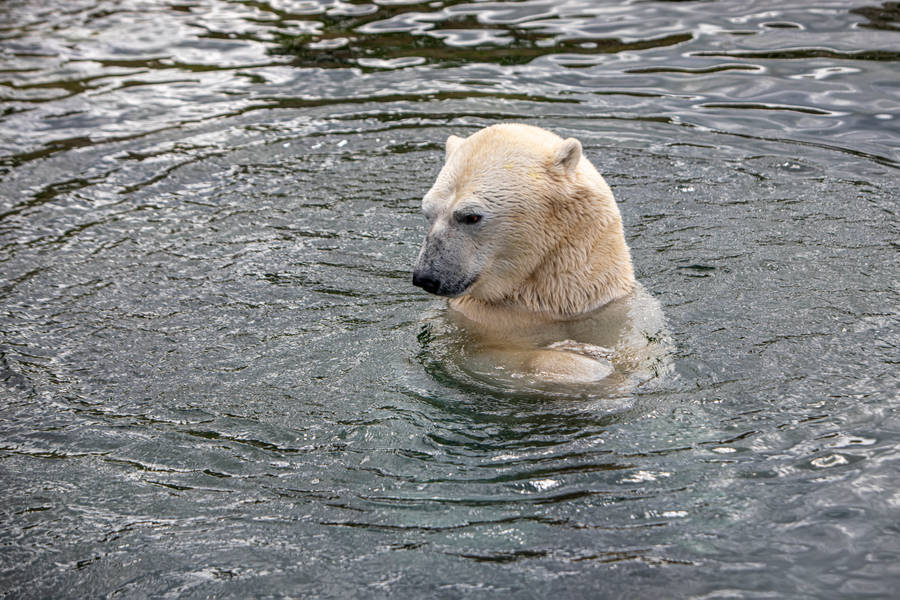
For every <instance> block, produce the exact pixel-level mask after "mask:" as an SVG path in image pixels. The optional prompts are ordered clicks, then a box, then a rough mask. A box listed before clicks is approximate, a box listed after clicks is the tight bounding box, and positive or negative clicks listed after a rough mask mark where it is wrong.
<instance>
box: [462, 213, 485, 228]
mask: <svg viewBox="0 0 900 600" xmlns="http://www.w3.org/2000/svg"><path fill="white" fill-rule="evenodd" d="M456 220H457V221H459V222H460V223H463V224H465V225H475V224H476V223H479V222H480V221H481V215H477V214H475V213H467V214H464V215H460V216H458V217H457V218H456Z"/></svg>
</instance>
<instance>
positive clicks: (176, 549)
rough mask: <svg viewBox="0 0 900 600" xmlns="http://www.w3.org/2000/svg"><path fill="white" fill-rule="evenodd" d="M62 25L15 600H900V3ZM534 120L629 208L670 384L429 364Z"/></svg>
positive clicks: (51, 102)
mask: <svg viewBox="0 0 900 600" xmlns="http://www.w3.org/2000/svg"><path fill="white" fill-rule="evenodd" d="M38 4H39V3H33V2H25V1H20V2H6V3H4V4H3V5H2V6H0V15H2V19H0V20H2V22H3V23H5V25H3V26H2V28H0V35H2V42H0V47H2V49H3V54H2V56H3V62H4V67H3V69H2V72H0V94H2V98H3V106H2V113H0V114H2V117H0V176H2V179H0V265H2V268H0V294H2V308H0V380H2V388H0V389H2V390H3V391H2V394H3V398H4V401H3V404H2V406H3V407H2V408H0V411H2V412H0V414H2V419H0V472H2V476H0V477H2V484H3V485H2V490H3V492H0V494H2V502H0V507H2V508H0V511H2V519H0V532H2V535H0V540H2V542H0V548H2V551H0V590H2V591H4V592H6V593H8V594H11V595H12V596H15V597H47V596H58V595H60V594H71V593H72V591H73V590H77V593H78V594H79V595H107V594H113V593H116V592H118V593H124V594H127V595H131V596H141V595H151V596H161V595H172V596H182V595H183V596H189V597H194V596H205V595H209V594H215V595H220V596H235V597H246V596H259V597H263V596H291V597H293V596H317V595H318V596H322V597H360V596H363V597H367V596H372V597H380V596H388V595H390V596H400V597H422V596H428V595H433V596H439V597H444V596H446V597H479V598H481V597H490V596H493V597H509V596H511V595H515V596H522V597H546V596H547V595H549V594H562V595H568V596H574V597H580V596H582V595H588V594H590V595H600V596H614V597H617V596H628V597H643V596H646V595H649V594H657V595H658V594H659V593H660V592H664V593H666V594H667V595H676V596H691V595H696V596H704V595H706V596H710V597H717V596H724V595H729V594H735V595H738V596H741V597H756V596H760V595H766V594H769V595H776V596H784V597H809V598H824V597H848V596H852V597H867V596H868V597H887V596H890V595H891V593H892V590H891V588H892V582H894V581H896V580H897V577H898V572H897V567H896V565H897V564H900V561H898V558H900V542H898V534H900V531H898V530H897V527H896V523H895V522H896V500H897V499H896V490H895V485H894V484H893V482H894V481H896V477H897V453H896V447H897V444H898V441H900V440H898V436H897V434H896V432H897V430H898V427H897V425H898V423H897V417H896V414H895V413H896V400H897V397H898V391H900V386H898V382H897V376H896V364H897V347H898V326H897V325H898V322H897V306H898V302H897V300H898V290H897V288H896V283H895V282H896V281H897V279H898V273H897V261H896V251H897V247H896V240H897V237H898V236H897V217H896V207H897V200H898V192H897V184H896V182H897V174H898V170H897V169H898V160H900V150H898V148H900V143H898V141H900V132H898V128H897V126H896V123H897V118H898V115H900V111H898V106H900V95H898V94H900V90H898V86H897V82H898V81H900V78H898V66H897V64H898V63H897V59H898V56H897V52H896V48H898V47H900V45H898V41H900V37H898V36H900V33H898V31H897V28H898V22H900V20H898V19H900V15H898V13H897V10H896V7H894V5H893V4H891V3H884V4H878V3H870V4H866V3H864V2H859V3H850V4H848V3H846V2H829V1H822V2H816V3H814V6H813V5H811V4H810V3H809V2H794V3H791V2H782V3H771V2H751V3H730V2H677V3H676V2H630V3H595V2H564V3H557V2H532V1H527V2H518V3H500V2H491V3H472V4H467V3H458V2H439V3H415V2H386V1H385V2H378V3H374V4H372V3H331V2H315V1H311V2H287V1H281V2H274V1H273V2H268V3H265V2H219V1H204V2H199V1H198V2H186V3H181V4H177V5H173V4H164V3H156V2H143V3H138V2H133V3H132V2H114V3H113V2H108V3H99V4H98V3H95V2H91V3H87V2H83V3H82V2H67V3H65V4H64V5H63V4H62V3H59V4H53V3H51V4H40V5H38ZM498 120H520V121H527V122H530V123H534V124H537V125H541V126H544V127H547V128H549V129H553V130H555V131H557V132H559V133H561V134H563V135H572V136H576V137H578V138H579V139H581V141H582V142H583V144H584V146H585V150H586V152H587V154H588V155H589V156H590V157H591V158H592V160H593V162H594V163H595V164H596V165H597V166H598V168H599V169H600V170H601V171H602V172H603V173H604V174H605V176H606V177H607V180H608V181H609V183H610V184H611V186H612V187H613V189H614V191H615V193H616V196H617V199H618V200H619V202H620V204H621V209H622V213H623V218H624V220H625V227H626V235H627V237H628V239H629V242H630V244H631V246H632V249H633V254H634V258H635V265H636V270H637V273H638V276H639V278H640V279H641V281H642V282H643V283H644V284H645V286H646V287H647V288H648V289H649V290H651V291H652V292H653V294H654V295H655V296H656V297H657V298H658V299H659V300H660V301H661V302H662V303H663V305H664V307H665V312H666V315H667V318H668V321H669V324H670V327H671V330H672V331H671V334H672V337H673V339H674V340H675V343H676V359H675V374H674V375H673V376H672V377H670V378H667V379H665V380H663V381H659V382H657V383H655V384H654V385H653V386H652V387H648V388H644V389H641V390H638V391H637V392H634V393H630V394H625V395H617V396H615V397H608V398H605V397H600V395H599V394H595V395H591V396H590V397H584V396H581V397H568V398H549V397H546V396H541V395H539V394H537V395H535V394H530V395H529V394H520V393H514V392H511V391H508V390H507V391H504V390H502V389H500V390H497V389H490V388H485V387H483V386H482V387H479V386H471V385H467V384H466V383H465V381H461V380H460V379H459V378H454V377H452V376H449V377H448V376H447V375H446V373H445V372H443V371H441V369H439V368H437V369H436V368H435V365H434V364H432V362H430V361H433V356H430V355H429V354H428V352H427V350H428V348H427V344H426V343H425V342H424V341H423V339H422V336H423V335H427V332H426V331H425V329H423V327H424V324H423V321H422V315H424V314H429V311H434V310H439V306H440V304H439V303H435V301H433V300H432V299H430V298H428V297H425V296H424V294H422V293H420V292H419V291H418V290H416V289H414V288H413V287H412V286H411V285H410V283H409V269H410V265H411V263H412V261H413V259H414V257H415V252H416V248H417V246H418V244H419V241H420V236H421V235H422V233H423V231H422V223H421V217H420V216H419V214H418V204H419V200H420V198H421V195H422V194H423V193H424V191H425V190H426V189H427V188H428V186H429V185H430V182H431V181H432V180H433V176H434V174H435V173H436V171H437V169H438V168H439V166H440V164H439V163H440V160H441V156H442V150H441V149H442V144H443V140H444V139H445V138H446V136H447V135H448V134H450V133H455V134H458V135H464V134H467V133H471V132H472V131H474V130H476V129H477V128H478V127H481V126H484V125H487V124H489V123H492V122H496V121H498ZM438 366H440V365H438ZM451 375H452V374H451Z"/></svg>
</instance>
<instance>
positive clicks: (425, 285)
mask: <svg viewBox="0 0 900 600" xmlns="http://www.w3.org/2000/svg"><path fill="white" fill-rule="evenodd" d="M413 285H415V286H418V287H420V288H422V289H423V290H425V291H426V292H428V293H429V294H437V291H438V290H439V289H440V287H441V282H440V281H438V280H437V279H435V278H434V277H429V276H428V275H423V274H421V273H413Z"/></svg>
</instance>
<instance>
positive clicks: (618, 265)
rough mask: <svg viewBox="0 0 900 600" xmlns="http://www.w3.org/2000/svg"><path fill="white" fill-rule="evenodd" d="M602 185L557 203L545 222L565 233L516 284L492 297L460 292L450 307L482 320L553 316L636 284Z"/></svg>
mask: <svg viewBox="0 0 900 600" xmlns="http://www.w3.org/2000/svg"><path fill="white" fill-rule="evenodd" d="M595 185H596V184H595ZM592 187H593V186H592ZM603 188H605V190H604V191H605V193H602V192H601V193H599V194H597V193H596V192H595V191H594V192H590V191H589V192H587V193H584V192H582V194H575V195H574V196H575V198H576V200H577V201H576V202H574V203H569V204H560V205H559V206H558V210H557V211H556V213H555V216H554V218H553V219H552V220H553V221H556V222H555V223H551V226H554V227H559V229H557V230H558V231H563V232H566V234H565V235H563V236H562V237H561V238H560V239H558V240H556V241H555V242H554V243H553V244H551V245H550V247H548V248H547V249H546V250H545V252H544V254H543V255H542V258H541V260H540V261H539V262H538V265H537V267H536V268H535V269H534V270H533V271H532V272H531V273H530V274H528V276H527V277H525V279H524V280H523V281H521V283H520V284H519V285H517V286H516V287H515V288H514V289H512V290H510V291H509V292H507V293H506V294H504V295H503V296H501V297H498V298H481V297H477V296H471V295H468V294H467V295H464V296H462V297H460V298H457V299H455V300H454V301H453V304H452V305H453V306H454V308H456V309H457V310H459V311H461V312H462V313H463V314H465V315H466V316H467V317H469V318H470V319H472V320H475V321H479V322H483V323H492V322H497V323H502V322H504V321H507V320H510V321H511V322H517V321H520V320H521V319H522V317H531V320H534V321H558V320H569V319H574V318H577V317H579V316H582V315H585V314H587V313H590V312H593V311H594V310H597V309H599V308H601V307H603V306H605V305H607V304H609V303H610V302H613V301H614V300H617V299H619V298H623V297H625V296H627V295H628V294H630V293H632V291H633V290H634V288H635V285H636V283H635V279H634V271H633V268H632V264H631V253H630V252H629V250H628V245H627V244H626V242H625V234H624V231H623V229H622V218H621V216H620V214H619V211H618V208H617V207H616V205H615V201H614V200H613V199H612V193H611V192H609V191H608V190H609V188H608V187H606V185H605V183H603ZM582 189H584V188H582ZM588 189H589V190H590V189H591V188H590V187H589V188H588ZM594 189H596V188H594Z"/></svg>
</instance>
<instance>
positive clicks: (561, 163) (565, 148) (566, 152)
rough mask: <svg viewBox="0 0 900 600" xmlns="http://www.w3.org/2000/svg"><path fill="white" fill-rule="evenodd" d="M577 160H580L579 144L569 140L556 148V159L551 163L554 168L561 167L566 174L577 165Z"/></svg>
mask: <svg viewBox="0 0 900 600" xmlns="http://www.w3.org/2000/svg"><path fill="white" fill-rule="evenodd" d="M579 160H581V142H579V141H578V140H576V139H575V138H569V139H567V140H563V142H562V143H561V144H560V145H559V146H558V147H557V148H556V157H555V158H554V161H553V162H554V164H555V165H556V166H558V167H562V169H563V170H564V171H567V172H568V171H571V170H573V169H574V168H575V167H576V166H577V165H578V161H579Z"/></svg>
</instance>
